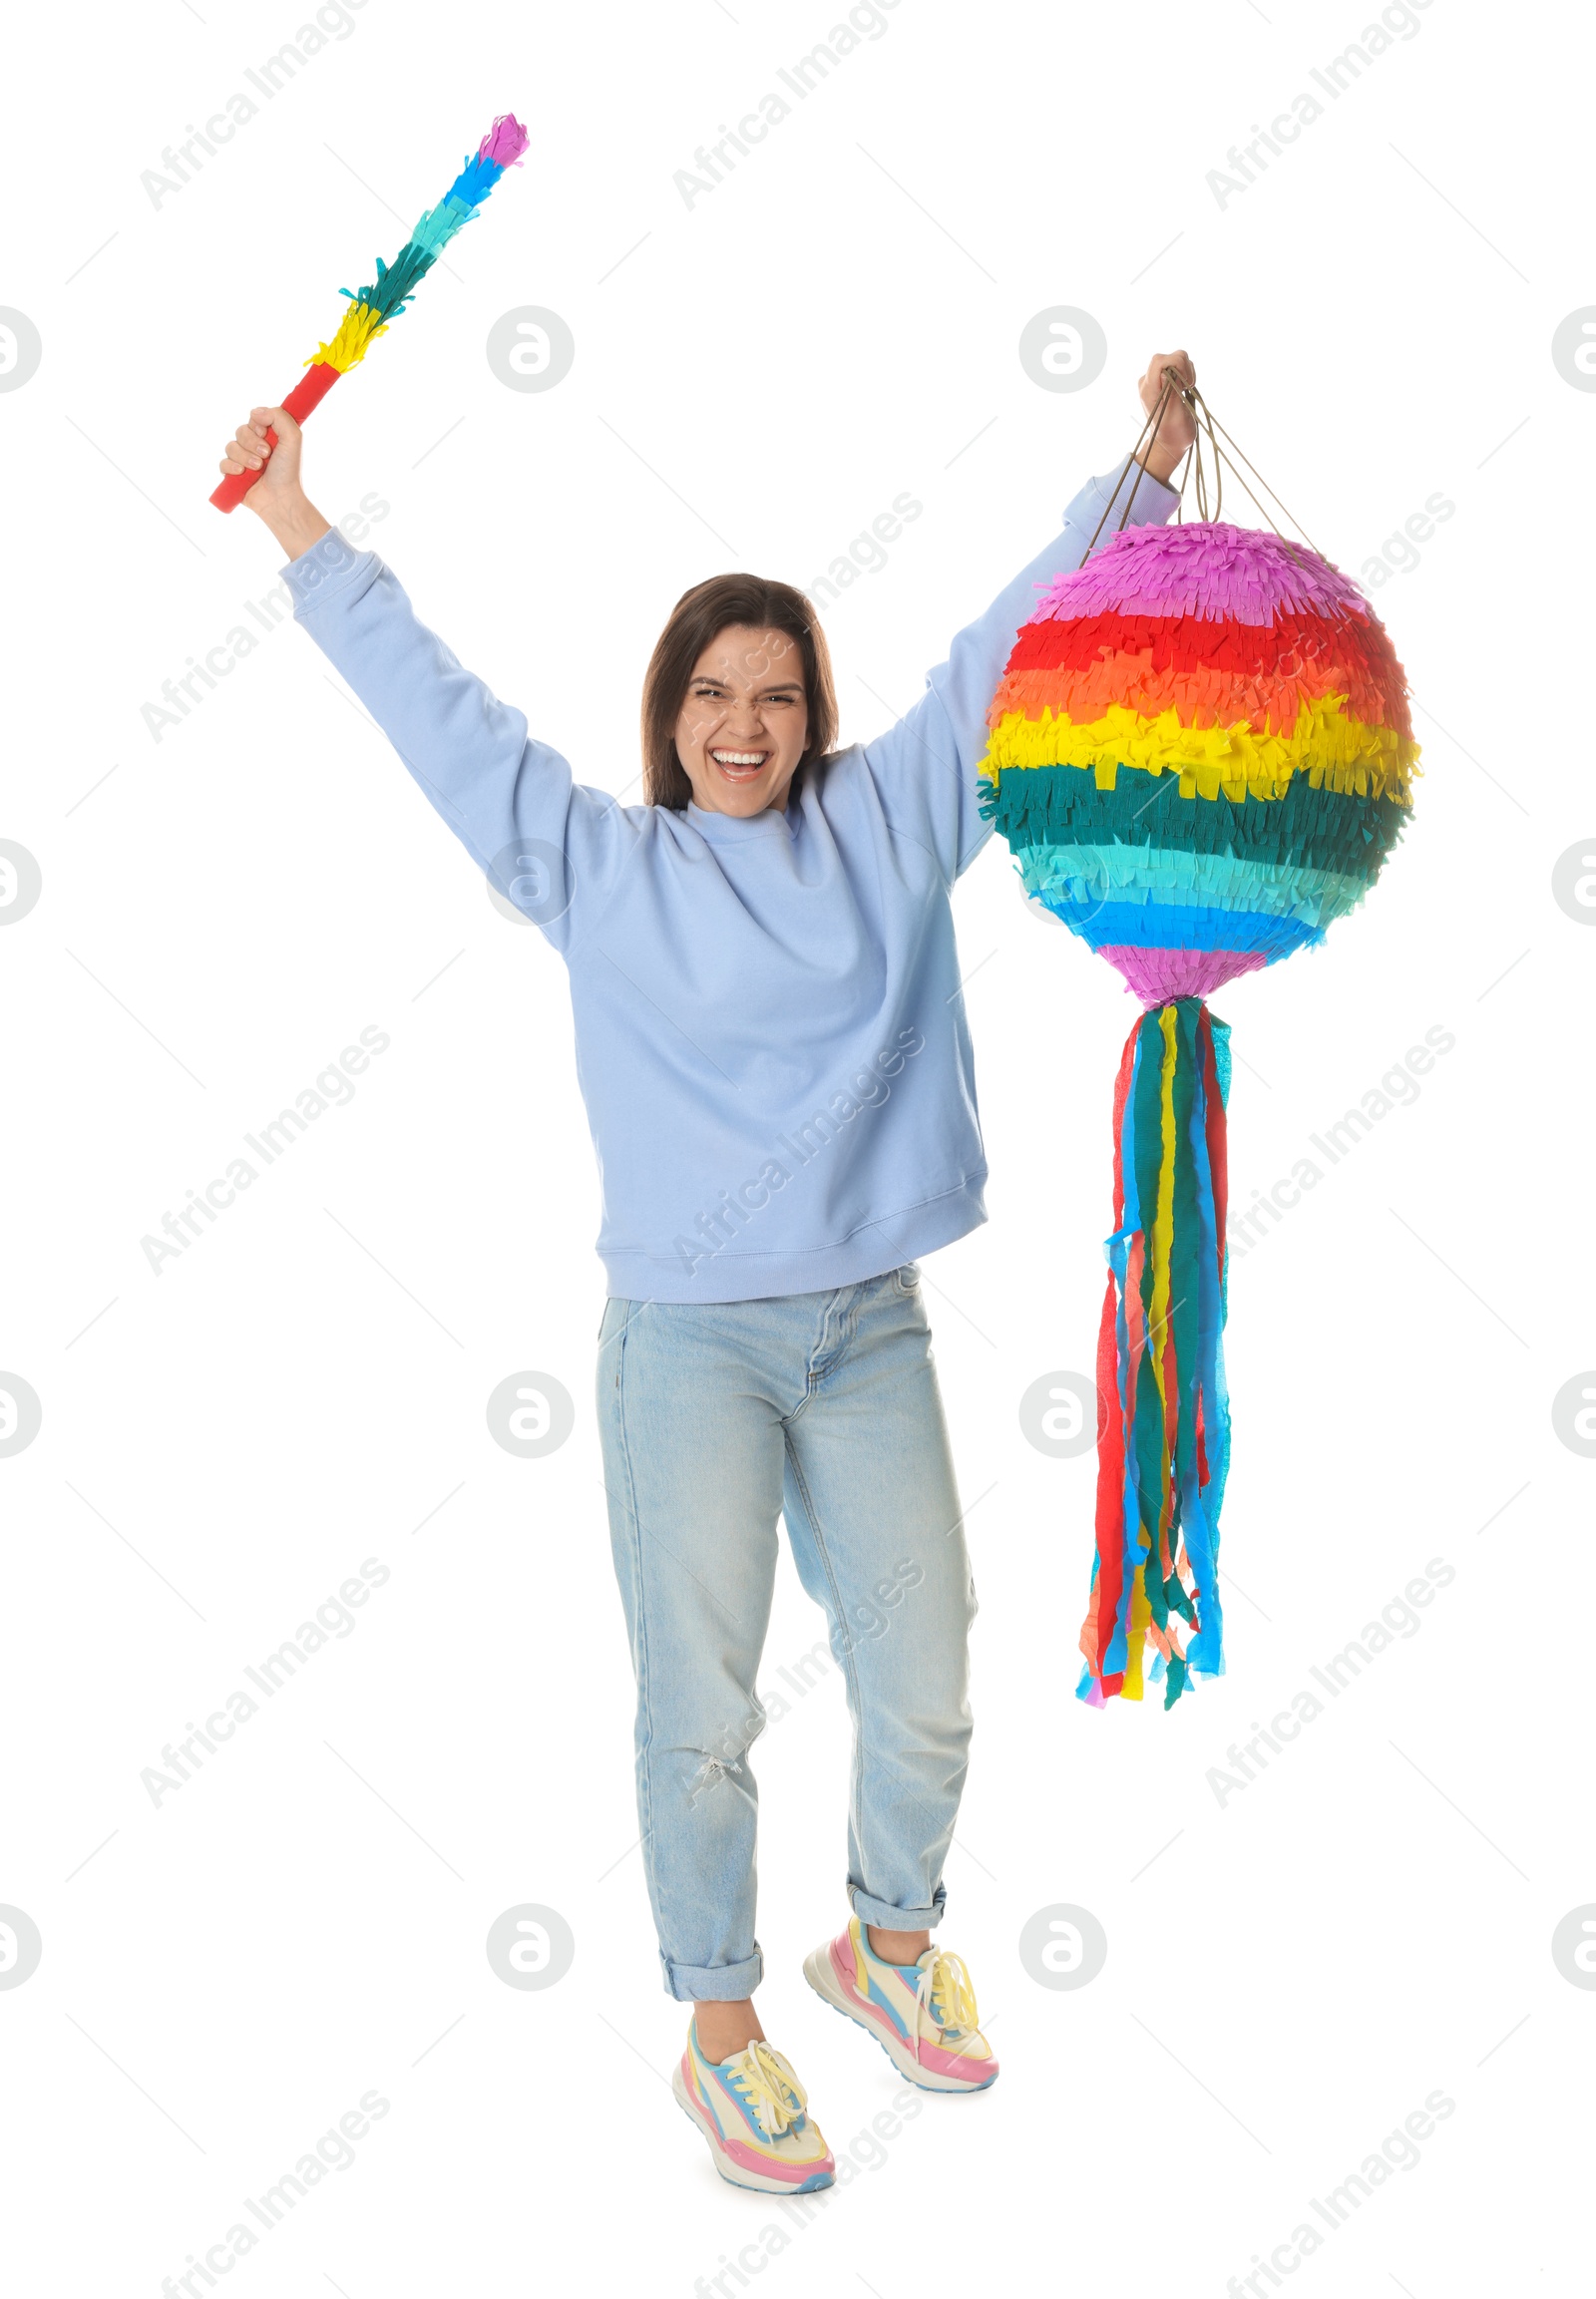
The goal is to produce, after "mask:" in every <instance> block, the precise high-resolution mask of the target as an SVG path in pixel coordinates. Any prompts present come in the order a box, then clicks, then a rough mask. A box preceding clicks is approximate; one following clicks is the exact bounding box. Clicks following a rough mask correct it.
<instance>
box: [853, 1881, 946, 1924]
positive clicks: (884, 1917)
mask: <svg viewBox="0 0 1596 2299" xmlns="http://www.w3.org/2000/svg"><path fill="white" fill-rule="evenodd" d="M848 1897H849V1899H850V1901H851V1902H852V1903H853V1911H854V1914H855V1915H856V1916H857V1917H858V1918H859V1921H860V1922H861V1923H862V1924H874V1925H875V1926H876V1927H877V1929H878V1930H879V1931H882V1932H930V1931H932V1930H934V1929H935V1927H936V1926H937V1925H938V1924H940V1923H941V1922H942V1912H943V1910H944V1908H945V1907H946V1906H947V1905H948V1889H947V1886H946V1885H944V1884H939V1885H938V1886H937V1897H936V1901H935V1904H934V1905H933V1906H932V1907H929V1908H895V1907H893V1906H892V1904H891V1903H890V1901H887V1900H877V1899H875V1898H873V1897H872V1895H871V1894H870V1893H869V1892H867V1891H866V1890H865V1889H864V1886H863V1885H862V1884H850V1885H849V1887H848Z"/></svg>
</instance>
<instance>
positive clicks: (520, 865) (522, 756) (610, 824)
mask: <svg viewBox="0 0 1596 2299" xmlns="http://www.w3.org/2000/svg"><path fill="white" fill-rule="evenodd" d="M281 572H282V578H283V581H284V582H285V583H286V584H287V586H288V589H289V591H290V592H291V594H292V597H293V613H294V620H295V621H296V622H297V623H299V624H300V626H301V627H302V628H303V629H304V630H305V631H307V632H308V633H309V635H310V636H311V637H312V638H313V639H314V640H315V642H316V644H317V646H319V647H320V649H321V651H322V653H323V654H324V655H325V656H326V657H327V660H328V661H329V662H330V663H331V664H332V666H333V668H334V669H335V670H336V671H337V672H338V673H339V675H340V676H341V677H342V678H343V679H345V680H346V681H347V683H348V684H349V686H350V687H351V688H352V689H353V690H354V692H355V693H356V694H357V695H358V696H359V698H360V700H361V702H362V703H363V704H364V705H365V707H366V709H367V710H368V711H369V712H370V714H371V716H372V717H373V718H374V719H375V720H376V722H377V724H378V725H379V726H380V727H381V728H382V731H383V732H384V734H386V735H387V737H388V740H389V741H390V742H391V743H392V744H393V747H394V749H395V750H396V751H397V752H398V754H399V756H400V758H401V759H402V760H403V762H404V764H405V766H406V767H407V768H408V770H409V772H410V773H411V775H412V776H413V777H414V779H415V780H416V782H417V783H419V784H420V786H421V789H422V790H423V792H424V793H425V794H426V796H427V798H428V799H430V801H431V802H432V804H433V806H434V807H435V808H436V809H437V811H438V813H439V814H440V815H441V816H442V817H443V819H444V821H445V822H446V823H447V824H448V825H449V828H450V829H451V830H452V831H453V832H454V833H455V835H456V837H457V838H458V839H459V840H460V842H461V844H462V845H463V846H464V847H465V849H466V851H467V853H468V854H469V855H470V856H471V857H472V859H473V860H474V861H475V862H476V863H477V864H478V865H479V866H480V867H481V869H483V870H484V871H485V872H486V873H487V874H488V877H489V879H490V880H491V881H492V883H493V884H494V885H495V886H496V887H497V888H498V889H499V891H500V892H501V893H502V894H503V895H505V896H506V898H507V899H508V900H509V901H511V902H513V903H514V904H515V905H516V907H517V909H519V910H521V911H523V912H524V913H525V914H526V916H527V917H528V918H530V919H531V920H532V921H533V923H534V925H536V926H538V927H540V928H541V929H542V931H543V932H544V934H545V935H547V937H548V938H549V940H550V941H551V942H552V943H553V944H554V945H555V947H556V949H557V950H560V951H562V952H564V951H566V949H567V948H568V946H569V943H570V941H571V938H572V935H573V933H574V931H575V929H576V926H577V924H578V923H579V922H581V921H582V920H584V919H591V918H592V917H593V916H594V915H595V906H596V905H597V904H598V903H601V902H603V901H604V900H605V899H607V896H608V894H609V892H610V891H611V890H612V888H613V886H614V884H615V881H616V879H617V878H618V876H619V874H620V871H621V869H622V867H623V865H624V863H625V861H626V858H627V856H628V855H629V854H630V853H631V851H632V850H633V848H634V847H635V845H636V843H637V839H638V836H639V830H638V822H637V819H636V818H637V817H638V816H639V815H640V813H641V810H640V809H639V808H628V807H623V806H621V805H620V804H619V802H618V801H617V800H616V799H614V798H612V797H610V795H609V794H608V792H607V791H601V790H594V789H590V788H589V787H587V786H586V785H585V784H582V783H579V782H577V781H575V780H574V779H573V776H572V772H571V768H570V766H569V765H568V764H567V762H566V760H565V759H564V758H562V757H561V755H560V753H559V752H558V751H557V750H552V749H550V747H549V746H548V744H547V743H542V742H538V741H535V740H534V739H533V738H532V737H531V735H529V733H528V730H527V721H526V719H525V718H524V717H523V715H522V713H521V712H520V711H519V710H516V709H514V708H513V707H512V706H511V705H510V704H509V703H504V702H501V701H500V700H499V699H498V697H497V696H496V695H495V694H493V693H492V692H491V691H490V689H489V688H488V687H487V686H486V685H484V683H483V681H482V680H481V679H480V678H476V677H474V676H473V675H472V673H471V672H470V671H468V670H464V669H462V668H461V665H460V663H459V662H458V661H457V660H456V658H455V656H454V655H453V654H452V653H451V652H450V650H449V648H448V647H447V646H445V644H444V642H443V640H442V639H441V638H439V637H438V636H437V634H436V633H435V632H434V631H431V630H429V629H428V628H427V626H426V624H425V623H424V622H422V621H421V619H420V617H419V616H418V615H417V613H416V611H415V608H414V607H413V606H412V605H411V603H410V600H409V598H408V597H407V596H406V595H405V591H404V588H403V586H402V584H401V583H400V581H399V579H398V577H397V576H396V575H394V573H393V571H392V569H391V568H388V567H386V566H384V564H383V562H382V561H381V560H380V559H379V558H378V556H377V554H376V553H375V552H374V551H357V550H355V549H354V547H353V546H352V545H351V544H349V543H347V542H346V541H345V540H344V538H343V537H342V536H341V535H340V534H339V533H338V530H337V529H336V528H332V529H330V530H329V531H328V533H327V534H325V535H324V536H322V538H321V540H320V541H319V542H318V543H315V544H312V546H311V548H310V549H309V550H308V551H306V552H304V553H302V554H301V555H300V557H299V558H298V559H295V560H293V561H291V562H290V564H289V565H288V566H287V567H285V568H283V569H282V571H281Z"/></svg>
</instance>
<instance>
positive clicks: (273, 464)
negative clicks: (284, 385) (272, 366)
mask: <svg viewBox="0 0 1596 2299" xmlns="http://www.w3.org/2000/svg"><path fill="white" fill-rule="evenodd" d="M268 429H269V430H271V431H274V432H275V433H276V435H277V444H276V446H275V447H273V446H272V445H271V443H270V441H269V440H268V439H267V437H266V432H267V430H268ZM303 438H304V433H303V432H302V431H301V430H300V428H299V426H298V424H297V423H295V421H294V419H293V417H292V416H291V415H289V414H288V413H286V411H285V410H284V409H282V408H280V407H251V408H250V410H249V420H248V422H247V423H240V424H239V426H238V429H237V432H236V433H235V435H234V436H233V437H232V438H231V439H229V440H228V442H227V444H226V446H225V447H224V448H223V449H222V451H221V469H222V472H223V474H224V475H225V476H226V477H227V478H229V479H231V478H235V477H236V476H237V474H238V473H239V472H240V471H258V472H259V473H260V474H261V476H260V478H258V479H257V480H256V481H255V484H254V485H253V487H251V488H250V490H249V492H248V494H247V495H246V496H245V497H244V501H245V503H247V504H248V506H249V508H250V510H251V511H257V512H260V513H261V514H264V512H265V509H266V506H267V504H270V503H277V504H281V503H282V502H283V500H284V499H285V498H286V497H287V496H290V495H296V494H298V493H299V448H300V442H301V441H302V439H303Z"/></svg>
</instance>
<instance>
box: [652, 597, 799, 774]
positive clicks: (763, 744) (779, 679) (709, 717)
mask: <svg viewBox="0 0 1596 2299" xmlns="http://www.w3.org/2000/svg"><path fill="white" fill-rule="evenodd" d="M808 738H809V702H808V697H807V694H806V692H805V689H804V666H803V657H802V655H801V654H800V653H799V651H798V646H797V642H796V640H794V639H791V638H789V637H788V636H787V634H786V632H785V631H781V630H754V629H752V628H750V626H749V625H748V624H747V623H741V622H734V623H731V624H729V625H728V626H727V628H726V629H724V630H721V631H717V632H716V634H715V636H714V637H713V638H712V639H711V640H710V641H709V644H708V645H707V646H706V647H705V648H704V650H703V652H702V654H701V655H700V656H699V657H698V660H697V661H696V662H695V663H694V665H693V673H692V677H691V679H690V680H689V681H688V684H687V696H686V700H685V701H684V702H683V703H682V706H681V711H680V714H679V715H678V717H677V719H676V756H677V757H678V758H679V759H680V760H681V763H682V766H683V768H684V769H685V771H686V776H687V780H688V781H689V782H690V783H691V785H692V795H693V803H694V805H696V806H701V807H702V808H703V810H704V812H705V813H706V814H737V815H750V814H763V813H764V811H765V809H766V808H767V807H777V808H780V807H783V806H785V805H786V803H787V791H788V788H789V786H790V784H791V782H792V778H793V775H794V773H795V772H796V771H797V767H798V761H799V760H800V759H801V758H802V757H803V754H804V744H805V743H806V742H807V740H808Z"/></svg>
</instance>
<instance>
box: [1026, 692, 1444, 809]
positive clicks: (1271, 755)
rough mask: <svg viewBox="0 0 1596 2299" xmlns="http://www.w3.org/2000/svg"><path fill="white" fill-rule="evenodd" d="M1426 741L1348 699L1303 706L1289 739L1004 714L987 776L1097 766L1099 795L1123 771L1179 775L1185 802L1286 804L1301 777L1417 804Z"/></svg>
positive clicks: (1133, 720) (1120, 714)
mask: <svg viewBox="0 0 1596 2299" xmlns="http://www.w3.org/2000/svg"><path fill="white" fill-rule="evenodd" d="M1417 758H1418V744H1417V743H1416V742H1413V741H1411V740H1408V739H1404V738H1403V737H1402V736H1401V735H1399V734H1397V732H1396V730H1395V729H1394V728H1392V727H1389V726H1369V725H1366V724H1365V722H1364V721H1363V720H1362V719H1358V718H1349V717H1348V716H1347V714H1346V711H1345V709H1344V708H1343V697H1342V696H1340V695H1335V694H1331V695H1318V696H1315V697H1314V699H1313V700H1312V701H1310V702H1308V703H1305V705H1304V706H1303V708H1302V710H1301V711H1300V712H1299V714H1298V718H1297V724H1296V726H1295V728H1294V729H1293V731H1292V732H1291V733H1290V734H1258V733H1255V732H1254V730H1253V729H1252V728H1251V727H1250V726H1249V725H1248V724H1247V722H1246V720H1245V719H1241V720H1238V721H1237V723H1236V724H1235V725H1234V726H1183V725H1182V724H1181V721H1180V718H1179V716H1178V715H1177V713H1176V712H1175V711H1173V710H1166V711H1163V712H1161V713H1160V715H1159V716H1158V717H1157V718H1144V717H1143V716H1142V715H1141V713H1140V712H1139V711H1135V710H1128V709H1126V707H1125V706H1124V704H1123V703H1117V702H1116V703H1111V704H1110V705H1109V708H1108V709H1107V711H1106V712H1105V713H1104V714H1103V716H1102V717H1101V718H1094V719H1092V720H1091V721H1090V723H1089V724H1086V725H1077V724H1076V723H1075V721H1074V720H1073V719H1071V718H1068V717H1064V716H1059V717H1054V715H1053V713H1052V712H1051V711H1050V710H1044V711H1043V712H1042V714H1041V716H1040V718H1027V717H1026V716H1025V714H1024V713H1023V712H1022V711H1017V710H1009V711H1004V713H1003V714H1002V716H1001V717H1000V718H999V719H998V723H997V725H996V726H995V727H994V728H993V730H992V737H991V742H990V746H989V749H988V754H987V757H986V759H985V760H984V761H983V764H982V772H983V773H984V774H987V775H990V776H991V777H992V779H993V781H994V782H996V781H997V780H998V776H999V774H1001V773H1002V772H1003V770H1004V769H1006V768H1011V767H1027V766H1090V767H1093V768H1095V769H1096V778H1097V787H1098V789H1099V790H1112V789H1113V787H1114V775H1115V770H1116V768H1118V767H1121V766H1128V767H1134V768H1137V769H1139V770H1140V771H1141V772H1142V773H1144V774H1178V775H1179V777H1180V795H1181V797H1182V798H1217V797H1218V796H1219V795H1220V793H1221V792H1223V793H1224V795H1225V797H1226V798H1231V799H1241V798H1247V797H1252V798H1282V797H1284V796H1285V792H1286V786H1287V784H1288V783H1289V782H1290V781H1291V778H1292V776H1293V775H1294V774H1306V775H1307V776H1308V779H1309V781H1310V783H1312V785H1313V786H1314V788H1315V789H1316V790H1318V789H1321V788H1323V789H1326V790H1334V791H1341V792H1343V793H1346V792H1352V791H1356V792H1357V794H1358V796H1359V797H1360V798H1369V797H1375V798H1395V799H1397V800H1398V801H1399V802H1400V803H1401V804H1402V805H1403V806H1411V804H1412V802H1413V800H1412V777H1413V775H1414V774H1415V773H1416V772H1417V771H1418V769H1417V765H1416V761H1417Z"/></svg>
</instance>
